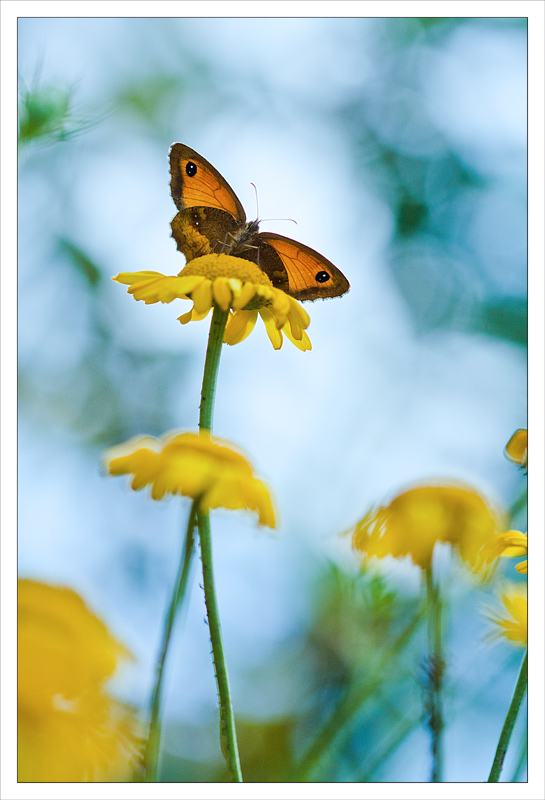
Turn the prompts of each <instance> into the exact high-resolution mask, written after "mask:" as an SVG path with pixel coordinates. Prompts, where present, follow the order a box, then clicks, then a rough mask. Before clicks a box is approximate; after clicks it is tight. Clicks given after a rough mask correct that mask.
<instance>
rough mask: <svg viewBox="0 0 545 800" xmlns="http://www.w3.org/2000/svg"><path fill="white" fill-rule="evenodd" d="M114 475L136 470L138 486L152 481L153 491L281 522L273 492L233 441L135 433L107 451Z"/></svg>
mask: <svg viewBox="0 0 545 800" xmlns="http://www.w3.org/2000/svg"><path fill="white" fill-rule="evenodd" d="M105 464H106V469H107V470H108V472H109V473H110V475H126V474H132V475H134V477H133V479H132V483H131V486H132V488H133V489H134V490H138V489H142V488H143V487H144V486H148V485H151V487H152V488H151V496H152V498H153V499H154V500H160V499H161V498H162V497H164V496H165V494H180V495H183V496H185V497H191V498H193V499H198V498H200V508H201V509H203V510H208V509H211V508H220V507H221V508H229V509H246V510H248V511H255V512H256V513H257V515H258V519H259V524H260V525H267V526H268V527H269V528H274V527H275V526H276V522H275V515H274V510H273V505H272V500H271V496H270V494H269V490H268V488H267V487H266V486H265V484H264V483H263V482H262V481H260V480H259V479H258V478H256V477H255V476H254V474H253V470H252V467H251V465H250V464H249V462H248V461H247V459H246V458H245V457H244V456H243V455H242V454H241V453H240V452H238V451H237V450H236V449H234V445H233V444H231V443H230V442H226V441H223V440H222V439H217V438H215V437H212V436H211V435H210V434H209V433H208V432H207V431H201V432H200V433H177V432H174V433H169V434H165V435H164V436H162V437H161V438H160V439H155V438H154V437H153V436H144V437H136V438H134V439H131V440H130V441H128V442H125V443H124V444H121V445H117V446H116V447H112V448H110V449H109V450H107V451H106V454H105Z"/></svg>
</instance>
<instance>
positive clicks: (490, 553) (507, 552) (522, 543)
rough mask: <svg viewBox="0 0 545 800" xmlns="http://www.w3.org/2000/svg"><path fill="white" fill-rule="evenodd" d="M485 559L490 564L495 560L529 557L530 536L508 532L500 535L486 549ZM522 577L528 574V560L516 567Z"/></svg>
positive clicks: (518, 532)
mask: <svg viewBox="0 0 545 800" xmlns="http://www.w3.org/2000/svg"><path fill="white" fill-rule="evenodd" d="M484 555H485V558H486V559H487V561H488V562H490V561H493V560H494V559H495V558H500V557H501V558H519V557H520V556H526V555H528V535H527V534H526V533H521V532H520V531H506V532H505V533H500V534H499V535H498V536H497V537H496V538H495V539H494V540H492V541H491V542H490V544H489V545H488V547H486V548H485V552H484ZM515 569H516V570H517V572H519V573H520V574H521V575H527V574H528V559H526V560H525V561H521V562H520V563H519V564H517V565H516V566H515Z"/></svg>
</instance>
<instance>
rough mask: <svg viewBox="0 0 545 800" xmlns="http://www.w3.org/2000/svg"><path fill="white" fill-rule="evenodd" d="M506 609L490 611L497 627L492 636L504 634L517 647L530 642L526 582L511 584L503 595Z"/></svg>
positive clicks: (490, 616) (489, 616) (490, 615)
mask: <svg viewBox="0 0 545 800" xmlns="http://www.w3.org/2000/svg"><path fill="white" fill-rule="evenodd" d="M501 599H502V602H503V605H504V608H505V610H502V611H489V612H488V618H489V619H490V620H491V621H492V622H494V623H495V624H496V625H497V626H498V628H499V630H498V629H497V630H496V631H495V632H494V633H493V634H492V636H493V637H494V638H498V637H500V636H504V637H505V638H506V639H507V640H508V641H510V642H512V644H514V645H516V646H517V647H526V646H527V644H528V596H527V590H526V585H525V584H511V585H510V586H509V587H508V588H507V589H506V590H505V591H504V592H503V593H502V596H501Z"/></svg>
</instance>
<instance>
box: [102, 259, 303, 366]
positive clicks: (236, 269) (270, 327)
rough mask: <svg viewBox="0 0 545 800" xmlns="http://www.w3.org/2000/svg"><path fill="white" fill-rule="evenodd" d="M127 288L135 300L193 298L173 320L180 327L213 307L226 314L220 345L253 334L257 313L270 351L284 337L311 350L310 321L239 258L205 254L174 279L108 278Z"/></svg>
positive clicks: (254, 267) (128, 275) (123, 275)
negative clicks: (266, 336)
mask: <svg viewBox="0 0 545 800" xmlns="http://www.w3.org/2000/svg"><path fill="white" fill-rule="evenodd" d="M113 280H114V281H117V283H123V284H128V285H129V288H128V289H127V291H128V292H129V294H132V295H133V297H134V298H135V300H143V301H144V302H145V303H148V304H149V303H159V302H160V303H170V302H172V300H175V299H177V298H179V299H182V300H189V299H191V300H193V308H192V309H191V310H190V311H188V312H187V313H186V314H182V316H181V317H178V319H179V320H180V322H181V323H182V325H185V324H186V323H188V322H192V321H198V320H201V319H204V318H205V317H206V316H207V315H208V313H209V312H210V309H211V308H212V307H213V306H218V307H219V308H221V309H222V310H223V311H229V319H228V322H227V327H226V329H225V336H224V339H223V341H224V342H225V343H226V344H231V345H234V344H238V343H239V342H242V341H243V340H244V339H245V338H246V337H247V336H248V335H249V334H250V333H251V332H252V330H253V328H254V325H255V323H256V320H257V316H258V314H259V315H260V316H261V319H262V320H263V322H264V324H265V329H266V331H267V335H268V336H269V339H270V340H271V343H272V345H273V347H274V349H275V350H279V349H280V348H281V347H282V341H283V337H282V334H283V333H284V334H285V335H286V336H287V337H288V339H289V340H290V341H291V342H293V344H294V345H295V346H296V347H298V348H299V350H303V351H304V350H311V349H312V345H311V343H310V339H309V338H308V335H307V333H306V328H308V326H309V324H310V317H309V315H308V314H307V312H306V311H305V310H304V308H302V307H301V306H300V305H299V303H298V302H297V301H296V300H294V299H293V297H290V295H288V294H286V293H285V292H283V291H282V290H281V289H276V288H275V287H274V286H273V285H272V283H271V281H270V280H269V278H268V276H267V275H266V274H265V273H264V272H263V271H262V270H260V269H259V267H258V266H257V265H256V264H252V263H251V262H250V261H247V260H246V259H244V258H236V257H235V256H228V255H224V254H218V253H210V254H208V255H206V256H201V257H200V258H195V259H193V261H190V262H189V263H188V264H187V265H186V266H185V267H184V268H183V270H182V271H181V272H180V273H179V275H177V276H165V275H162V274H161V273H160V272H122V273H120V274H119V275H117V276H116V277H115V278H114V279H113Z"/></svg>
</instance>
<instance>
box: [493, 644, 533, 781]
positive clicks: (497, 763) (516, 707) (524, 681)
mask: <svg viewBox="0 0 545 800" xmlns="http://www.w3.org/2000/svg"><path fill="white" fill-rule="evenodd" d="M527 686H528V651H526V653H525V655H524V660H523V662H522V666H521V668H520V673H519V677H518V680H517V685H516V686H515V692H514V694H513V699H512V700H511V705H510V706H509V711H508V712H507V716H506V717H505V722H504V723H503V728H502V731H501V734H500V739H499V742H498V746H497V748H496V755H495V756H494V763H493V764H492V769H491V770H490V775H489V776H488V783H497V782H498V781H499V779H500V774H501V770H502V767H503V761H504V758H505V754H506V753H507V748H508V747H509V740H510V739H511V734H512V733H513V728H514V727H515V722H516V720H517V716H518V713H519V711H520V706H521V703H522V700H523V698H524V695H525V693H526V687H527Z"/></svg>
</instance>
